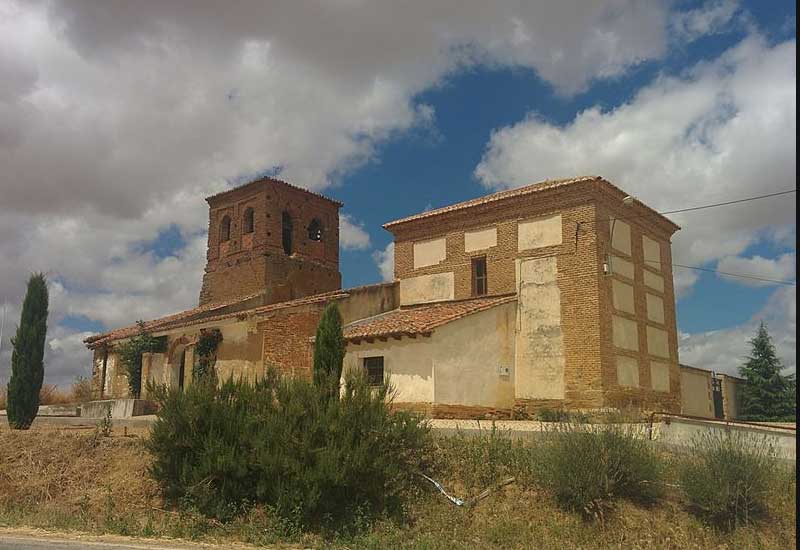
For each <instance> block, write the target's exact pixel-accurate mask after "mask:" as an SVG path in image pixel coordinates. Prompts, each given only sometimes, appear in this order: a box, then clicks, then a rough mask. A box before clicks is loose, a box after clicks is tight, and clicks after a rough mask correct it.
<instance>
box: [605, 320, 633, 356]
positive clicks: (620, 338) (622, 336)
mask: <svg viewBox="0 0 800 550" xmlns="http://www.w3.org/2000/svg"><path fill="white" fill-rule="evenodd" d="M611 330H612V332H613V334H614V345H615V346H617V347H618V348H622V349H627V350H630V351H637V350H638V349H639V332H638V330H637V328H636V322H635V321H631V320H630V319H625V318H624V317H620V316H618V315H612V316H611Z"/></svg>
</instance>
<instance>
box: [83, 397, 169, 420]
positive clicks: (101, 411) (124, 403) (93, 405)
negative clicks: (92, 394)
mask: <svg viewBox="0 0 800 550" xmlns="http://www.w3.org/2000/svg"><path fill="white" fill-rule="evenodd" d="M108 407H111V418H131V417H133V416H142V415H147V414H153V413H154V412H155V404H154V403H153V402H152V401H147V400H145V399H108V400H104V401H90V402H88V403H85V404H84V405H83V406H82V407H81V417H83V418H103V417H104V416H105V415H106V410H107V409H108Z"/></svg>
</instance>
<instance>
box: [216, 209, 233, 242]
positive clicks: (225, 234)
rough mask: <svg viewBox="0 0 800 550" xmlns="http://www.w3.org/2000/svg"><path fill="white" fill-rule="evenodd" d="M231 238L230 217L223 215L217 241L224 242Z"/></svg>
mask: <svg viewBox="0 0 800 550" xmlns="http://www.w3.org/2000/svg"><path fill="white" fill-rule="evenodd" d="M229 240H231V218H230V216H227V215H226V216H225V217H224V218H222V223H220V226H219V242H221V243H224V242H226V241H229Z"/></svg>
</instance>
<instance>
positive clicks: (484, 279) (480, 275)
mask: <svg viewBox="0 0 800 550" xmlns="http://www.w3.org/2000/svg"><path fill="white" fill-rule="evenodd" d="M487 292H489V278H488V274H487V271H486V256H481V257H480V258H472V294H473V296H483V295H485V294H486V293H487Z"/></svg>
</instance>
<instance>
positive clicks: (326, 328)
mask: <svg viewBox="0 0 800 550" xmlns="http://www.w3.org/2000/svg"><path fill="white" fill-rule="evenodd" d="M344 353H345V341H344V335H343V334H342V314H341V313H339V307H338V306H337V305H336V304H335V303H333V302H331V303H329V304H328V305H327V306H325V310H324V311H323V312H322V318H321V319H320V321H319V325H317V337H316V339H315V340H314V384H316V385H317V386H322V385H331V386H332V390H331V391H332V393H333V394H334V395H338V387H339V379H340V378H341V377H342V363H343V361H344ZM334 389H335V390H337V391H334Z"/></svg>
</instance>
